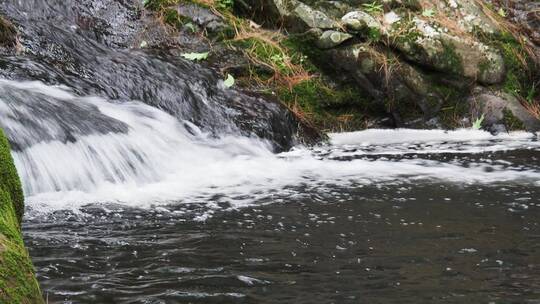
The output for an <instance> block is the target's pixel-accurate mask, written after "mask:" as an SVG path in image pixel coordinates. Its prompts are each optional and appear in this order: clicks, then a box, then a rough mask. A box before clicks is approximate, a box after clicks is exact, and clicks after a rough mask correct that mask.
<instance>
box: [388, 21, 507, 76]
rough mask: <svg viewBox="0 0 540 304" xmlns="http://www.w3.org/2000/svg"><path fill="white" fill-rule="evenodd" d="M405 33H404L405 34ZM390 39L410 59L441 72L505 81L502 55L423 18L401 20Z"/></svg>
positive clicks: (390, 34) (476, 41)
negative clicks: (409, 20)
mask: <svg viewBox="0 0 540 304" xmlns="http://www.w3.org/2000/svg"><path fill="white" fill-rule="evenodd" d="M404 33H406V34H404ZM388 36H389V40H390V41H392V42H393V43H392V44H393V45H394V46H395V47H396V48H397V49H398V50H399V51H400V52H402V53H403V54H404V55H405V56H406V57H407V58H408V59H409V60H412V61H414V62H416V63H418V64H420V65H422V66H425V67H428V68H432V69H436V70H438V71H441V72H446V73H452V74H455V75H458V76H462V77H466V78H470V79H472V80H477V81H478V82H480V83H482V84H487V85H490V84H498V83H501V82H502V81H503V80H504V77H505V65H504V60H503V57H502V56H501V54H500V52H499V51H498V50H496V49H495V48H493V47H491V46H488V45H486V44H484V43H482V42H480V41H479V40H477V39H476V38H474V37H473V36H471V35H458V34H457V33H451V32H450V31H448V30H447V29H445V28H443V27H439V26H436V25H434V24H432V23H430V22H428V21H426V20H423V19H420V18H417V17H415V18H413V20H412V21H411V22H408V21H406V20H404V19H403V20H402V21H400V22H398V23H396V25H395V26H393V27H392V28H391V29H390V30H389V31H388Z"/></svg>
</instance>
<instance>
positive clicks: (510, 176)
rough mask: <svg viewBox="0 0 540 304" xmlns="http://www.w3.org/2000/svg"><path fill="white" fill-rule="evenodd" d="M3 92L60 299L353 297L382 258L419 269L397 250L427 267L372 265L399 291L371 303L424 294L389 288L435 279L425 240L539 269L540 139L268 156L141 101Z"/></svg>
mask: <svg viewBox="0 0 540 304" xmlns="http://www.w3.org/2000/svg"><path fill="white" fill-rule="evenodd" d="M0 96H1V97H0V127H2V128H3V129H4V130H5V131H6V133H7V135H8V137H9V139H10V141H11V143H12V145H13V148H14V150H13V156H14V159H15V162H16V166H17V168H18V170H19V173H20V175H21V178H22V181H23V185H24V191H25V194H26V201H27V213H26V221H25V228H24V231H25V233H26V238H27V243H28V246H29V249H30V252H31V255H32V257H33V261H34V263H35V264H36V266H37V269H38V272H37V274H38V278H39V280H40V281H41V283H42V287H43V289H44V291H45V293H46V294H47V296H48V297H49V299H50V300H51V301H52V302H53V303H54V302H61V301H67V302H70V301H76V302H79V303H95V302H99V303H133V301H134V299H138V300H136V301H135V302H137V301H139V302H141V303H147V302H155V301H165V302H172V303H176V302H179V303H184V302H189V303H214V302H219V303H237V302H239V301H244V302H247V303H260V302H261V301H258V300H257V299H259V297H260V296H261V295H264V297H265V299H267V301H262V302H268V303H276V302H283V301H286V299H289V298H290V297H293V298H305V299H306V301H307V302H313V301H320V300H321V299H324V300H323V302H327V301H334V300H338V301H340V302H343V303H349V302H351V303H352V302H354V299H356V297H357V296H358V290H370V289H371V288H372V287H370V284H372V283H371V280H372V279H369V278H370V277H369V275H370V273H371V269H377V267H381V266H378V263H384V265H390V266H391V267H398V268H397V269H400V268H399V267H401V266H392V265H394V264H395V265H402V264H407V263H409V262H404V261H401V259H403V258H402V256H405V257H407V260H406V261H408V259H411V261H412V262H411V263H413V264H414V265H415V266H414V267H415V268H414V269H416V268H417V269H418V271H411V270H403V271H406V273H408V274H409V275H410V276H411V277H403V276H402V275H400V274H399V273H397V274H396V273H395V271H394V270H393V269H394V268H389V270H386V271H385V270H384V269H383V268H381V269H379V270H377V271H378V272H381V275H380V280H381V282H384V284H390V285H389V286H390V287H388V288H382V289H381V292H383V291H384V293H383V294H380V293H375V294H374V295H373V296H368V297H367V298H368V299H370V300H375V299H377V298H381V297H386V298H397V297H399V298H400V299H401V300H403V302H404V303H416V302H417V301H418V296H417V295H416V294H415V295H407V296H405V297H404V296H403V295H402V293H400V291H399V290H395V289H394V288H395V287H394V286H396V285H395V284H397V283H396V282H398V283H400V284H402V283H403V284H404V285H405V284H412V286H414V284H416V282H417V281H418V280H421V281H426V280H427V279H426V278H425V274H424V271H427V270H426V269H431V267H433V265H432V262H429V261H433V260H438V259H441V256H440V254H441V253H440V252H439V250H437V248H438V247H433V246H431V245H429V246H428V245H423V242H424V241H423V240H424V239H426V240H429V244H431V243H432V241H433V238H436V240H435V241H436V242H438V244H444V246H448V248H449V249H448V250H450V253H448V254H450V255H451V257H448V256H446V257H445V258H444V259H449V261H446V260H445V261H443V262H438V263H440V264H441V265H446V266H445V267H446V269H447V272H448V273H449V274H450V273H453V272H454V270H453V269H454V268H455V269H457V270H456V271H459V272H461V273H464V274H467V275H470V276H473V275H474V276H479V277H480V278H479V280H482V278H483V280H488V278H489V277H490V275H491V273H492V271H493V270H492V269H493V267H501V266H500V265H502V264H501V263H508V264H509V265H511V266H512V267H511V268H509V269H511V270H508V271H507V272H508V276H512V275H514V274H516V273H519V275H520V276H521V277H527V278H535V277H534V276H531V275H532V273H534V272H535V271H536V268H534V267H533V268H530V267H526V266H522V265H523V264H525V265H540V261H536V259H535V257H537V256H539V255H537V254H535V253H534V251H535V250H537V249H534V248H535V247H534V235H535V233H536V232H535V231H537V227H538V226H535V225H537V224H535V223H536V220H535V219H538V217H537V214H538V209H540V204H539V202H538V201H537V199H536V198H537V197H538V195H540V193H539V192H538V189H539V188H540V185H539V180H540V166H539V162H538V160H539V155H538V151H539V150H540V143H539V142H538V141H537V140H536V139H535V137H534V136H533V135H531V134H528V133H524V132H521V133H512V134H501V135H499V136H492V135H491V134H489V133H486V132H483V131H474V130H458V131H452V132H445V131H437V130H435V131H428V130H425V131H422V130H369V131H363V132H357V133H348V134H333V135H331V143H330V144H328V145H321V146H317V147H314V148H306V147H297V148H295V149H293V150H292V151H290V152H284V153H281V154H273V153H272V145H271V144H270V143H269V142H268V141H266V140H264V139H260V138H258V137H245V136H242V135H241V133H240V132H239V133H236V134H225V135H222V136H221V137H216V136H213V135H211V134H209V133H205V132H203V131H201V130H200V129H199V128H198V127H197V126H195V125H193V124H192V123H190V122H187V121H182V120H179V119H178V118H176V117H173V116H171V115H169V114H167V113H165V112H164V111H162V110H159V109H156V108H153V107H151V106H148V105H146V104H143V103H141V102H136V101H124V102H119V101H107V100H105V99H103V98H98V97H81V96H78V95H77V94H75V93H73V92H71V91H70V90H69V89H68V88H66V87H55V86H49V85H45V84H43V83H41V82H18V81H11V80H9V81H8V80H1V81H0ZM298 208H300V209H301V210H302V211H301V212H300V213H298V210H297V209H298ZM219 210H221V212H218V211H219ZM484 210H485V211H486V212H487V213H486V214H489V216H488V215H481V219H482V220H481V221H480V222H479V221H478V216H480V215H479V214H484ZM301 215H306V217H305V218H304V217H303V216H301ZM512 216H518V217H519V218H520V219H521V218H522V219H523V224H520V223H521V220H519V222H518V223H517V224H511V225H510V224H508V225H506V224H505V225H502V226H501V227H499V228H497V234H496V235H497V239H496V240H494V241H493V242H492V243H488V244H486V243H484V239H485V238H486V236H485V235H484V234H480V235H477V234H476V233H477V231H484V230H485V229H488V228H486V227H484V226H482V225H485V223H492V224H491V225H499V223H501V222H505V221H508V217H512ZM456 219H460V220H458V221H457V222H456ZM463 221H465V222H466V223H467V224H466V225H463V224H462V223H463ZM516 225H517V226H516ZM408 227H411V228H408ZM412 227H414V229H413V228H412ZM493 227H495V226H493ZM395 229H400V231H399V234H398V235H399V236H400V237H399V238H396V237H394V236H393V235H394V233H395V232H396V231H395ZM489 229H495V228H489ZM516 229H526V230H524V231H525V232H524V233H523V235H522V234H519V235H516V232H515V231H516ZM424 231H425V232H424ZM445 231H446V232H445ZM489 231H491V230H489ZM449 235H450V236H451V237H449ZM418 238H420V239H418ZM499 238H500V239H499ZM517 238H519V240H520V241H519V242H520V244H521V246H524V247H525V248H528V250H529V251H530V255H523V256H519V257H516V256H515V255H513V254H512V253H511V251H508V250H509V249H508V248H513V247H508V246H511V245H506V243H505V241H503V240H506V239H517ZM531 238H532V239H531ZM404 240H405V243H403V241H404ZM406 240H409V241H406ZM388 244H393V245H391V246H390V247H388V246H389V245H388ZM278 245H279V246H278ZM276 246H277V247H276ZM410 246H413V247H414V248H409V247H410ZM416 246H425V247H424V248H423V249H421V252H422V253H421V254H420V253H416V252H417V250H418V248H417V247H416ZM364 247H365V248H364ZM387 247H388V248H387ZM283 248H285V251H284V250H283ZM501 248H503V251H502V253H501V250H500V249H501ZM505 248H506V249H505ZM504 250H506V251H504ZM375 252H377V254H378V255H382V257H380V258H378V259H374V258H373V257H372V253H375ZM411 252H412V253H411ZM452 252H455V253H452ZM476 252H479V253H480V254H481V256H480V257H478V258H475V256H474V254H475V253H476ZM507 252H510V253H507ZM448 254H447V255H448ZM466 254H467V255H469V256H466ZM424 258H426V259H427V260H425V261H424V260H422V259H424ZM396 259H397V260H396ZM400 261H401V262H400ZM426 261H428V262H426ZM334 264H335V266H333V267H332V268H331V269H339V270H332V271H330V272H329V270H328V269H327V265H334ZM472 265H480V266H476V267H480V268H479V269H476V268H475V267H473V266H472ZM494 265H495V266H494ZM334 267H335V268H334ZM448 269H449V270H448ZM475 269H476V270H475ZM400 271H401V270H400ZM471 271H472V272H471ZM497 271H501V270H497ZM306 272H308V273H314V275H312V276H309V277H306V275H305V273H306ZM428 273H429V272H428ZM359 274H361V276H360V277H359ZM334 276H335V277H334ZM291 278H292V280H294V283H290V280H291ZM359 278H362V279H359ZM364 278H366V279H364ZM504 278H507V276H503V279H504ZM297 282H298V283H297ZM323 282H325V283H324V284H323V285H321V284H322V283H323ZM328 282H332V283H328ZM346 282H347V283H346ZM351 282H352V283H351ZM401 282H402V283H401ZM429 282H433V283H434V284H435V283H436V282H437V281H433V280H431V281H429ZM381 284H383V283H381ZM527 284H528V285H526V286H528V288H530V289H525V290H524V291H523V292H520V293H518V294H512V295H510V294H506V293H505V292H506V289H505V288H502V287H500V286H504V285H501V283H500V280H495V281H493V282H491V283H489V284H488V286H489V287H486V288H487V291H486V292H487V294H482V293H481V294H478V293H477V292H476V291H474V292H472V293H466V298H467V299H468V300H471V301H473V302H475V301H476V300H479V299H480V298H482V299H483V298H484V297H486V296H491V295H492V294H494V293H497V294H503V295H504V297H505V298H507V299H529V298H533V297H534V296H535V292H533V291H528V290H538V289H536V287H537V286H540V282H537V281H536V279H533V280H531V281H530V282H529V283H527ZM303 286H310V288H317V289H320V290H324V288H332V290H334V289H335V290H336V291H339V293H337V294H336V292H335V291H333V292H323V293H322V295H320V296H318V295H313V294H312V293H311V292H306V291H305V288H304V287H303ZM344 286H345V287H344ZM448 286H449V287H448V288H450V290H457V289H459V288H461V287H460V286H461V285H460V284H459V282H449V283H448ZM535 286H536V287H535ZM434 288H435V289H434ZM309 290H311V289H309ZM421 290H422V291H423V294H426V295H432V296H437V295H440V294H441V293H442V294H444V293H445V291H439V290H437V289H436V286H433V285H428V286H426V287H422V288H421ZM278 291H279V292H278ZM458 298H459V299H460V300H462V299H463V298H462V296H460V297H458ZM307 302H306V303H307Z"/></svg>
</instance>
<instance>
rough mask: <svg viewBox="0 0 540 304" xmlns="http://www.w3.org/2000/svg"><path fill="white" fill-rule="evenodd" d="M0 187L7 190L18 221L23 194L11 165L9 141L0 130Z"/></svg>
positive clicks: (21, 210)
mask: <svg viewBox="0 0 540 304" xmlns="http://www.w3.org/2000/svg"><path fill="white" fill-rule="evenodd" d="M0 189H1V190H3V191H4V192H7V193H8V194H9V196H10V198H11V202H12V204H13V208H14V211H15V214H16V216H17V219H18V221H19V222H20V221H21V220H22V216H23V213H24V195H23V191H22V187H21V182H20V180H19V176H18V175H17V170H16V169H15V166H14V165H13V159H12V158H11V151H10V149H9V143H8V141H7V139H6V137H5V136H4V133H3V132H2V131H1V130H0Z"/></svg>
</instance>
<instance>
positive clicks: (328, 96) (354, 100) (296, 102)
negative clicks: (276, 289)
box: [277, 78, 371, 131]
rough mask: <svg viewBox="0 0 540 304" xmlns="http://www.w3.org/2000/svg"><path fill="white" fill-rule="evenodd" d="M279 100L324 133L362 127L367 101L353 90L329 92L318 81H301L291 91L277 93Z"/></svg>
mask: <svg viewBox="0 0 540 304" xmlns="http://www.w3.org/2000/svg"><path fill="white" fill-rule="evenodd" d="M277 96H278V98H279V99H280V100H281V101H282V102H283V103H285V104H286V105H288V106H289V107H290V108H293V109H297V110H299V112H301V113H302V114H303V115H304V116H306V117H305V118H307V119H308V120H309V121H310V122H312V124H314V125H315V126H316V127H318V128H320V129H323V130H327V131H344V130H357V129H360V128H364V127H365V118H366V115H365V114H367V113H369V111H370V110H371V108H370V101H369V99H367V98H366V97H365V96H364V95H363V94H362V93H361V92H360V91H359V90H358V88H357V87H356V86H348V85H345V86H340V87H339V88H331V87H329V86H328V85H326V84H325V83H324V81H323V80H322V79H321V78H311V79H309V80H305V81H302V82H300V83H298V84H296V85H295V86H293V87H292V88H287V87H280V88H278V89H277Z"/></svg>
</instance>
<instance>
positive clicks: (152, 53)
mask: <svg viewBox="0 0 540 304" xmlns="http://www.w3.org/2000/svg"><path fill="white" fill-rule="evenodd" d="M104 1H105V2H104ZM108 4H110V5H108ZM2 10H3V12H4V11H5V13H6V15H7V17H9V19H10V20H13V22H15V23H16V24H17V25H18V26H19V28H20V30H21V43H22V44H23V45H24V47H25V49H26V50H27V51H26V52H25V54H23V55H21V56H19V57H17V58H16V59H14V58H2V57H0V64H1V65H2V66H3V69H1V70H0V75H1V76H2V77H5V78H8V79H13V78H16V79H28V80H36V79H37V80H41V81H43V82H45V83H47V84H62V85H65V86H68V87H70V88H72V89H73V90H74V92H75V93H76V94H80V95H83V96H87V95H95V96H102V97H105V98H107V99H110V100H114V101H116V102H124V101H129V100H139V101H142V102H145V103H147V104H149V105H151V106H155V107H158V108H160V109H162V110H164V111H166V112H168V113H170V114H171V115H174V116H175V117H177V118H178V119H179V120H182V121H184V120H186V121H189V122H191V123H193V124H195V125H197V126H198V127H200V128H201V129H202V130H203V131H205V132H208V133H209V134H211V135H214V136H221V135H225V134H242V135H245V136H256V137H260V138H261V139H264V140H268V141H269V142H270V143H272V144H273V147H274V149H275V151H283V150H287V149H289V148H291V147H292V146H293V145H295V144H296V143H297V142H298V141H309V139H307V138H303V137H302V136H299V135H298V134H299V133H302V131H301V130H302V129H303V128H304V127H303V124H302V123H301V122H300V121H299V120H297V119H296V117H295V116H294V115H293V114H292V113H291V112H290V111H289V110H288V109H287V108H286V107H285V106H283V105H282V104H279V103H276V102H275V101H273V100H268V99H266V98H264V97H262V96H255V95H252V94H250V93H249V92H242V91H239V90H236V89H235V88H231V89H225V88H223V87H222V86H220V85H219V84H220V82H221V81H222V79H223V77H224V75H222V74H221V73H218V72H216V70H214V69H212V68H209V66H210V67H215V66H212V64H210V63H209V64H208V65H206V66H205V65H204V64H199V63H194V62H191V61H189V60H185V59H184V58H181V57H180V56H178V54H179V53H180V54H181V53H184V52H189V50H191V49H193V50H194V51H198V52H201V51H208V50H210V48H209V44H208V43H209V42H204V43H202V42H201V40H197V39H194V37H195V36H197V35H196V34H195V33H193V34H190V35H182V34H179V33H178V31H176V30H174V29H172V28H171V27H168V26H166V25H164V24H161V25H159V24H157V23H159V20H158V19H156V17H157V16H155V15H154V14H153V13H151V12H146V11H141V4H140V3H139V2H138V1H134V0H133V1H132V0H128V1H126V0H99V1H98V0H82V1H65V2H54V1H53V2H46V1H38V2H35V3H34V2H32V3H29V2H27V1H20V2H18V1H16V2H9V3H7V4H6V5H5V6H3V7H2ZM81 16H85V18H83V19H81ZM114 16H116V17H114ZM87 17H88V18H87ZM90 17H92V18H90ZM115 18H116V19H115ZM212 20H215V19H212ZM206 21H208V19H204V18H202V17H201V22H202V23H204V24H207V23H206ZM153 34H155V35H153ZM198 36H202V35H198ZM203 38H204V37H203ZM203 38H199V39H203ZM142 46H144V47H142ZM140 48H142V49H143V50H140ZM169 48H173V49H174V50H176V51H169ZM216 64H217V65H218V66H219V65H220V64H219V63H216ZM224 67H225V66H224ZM229 68H232V67H231V66H229ZM216 69H217V68H216ZM218 71H219V72H221V71H220V70H219V69H218ZM306 133H307V132H306Z"/></svg>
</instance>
